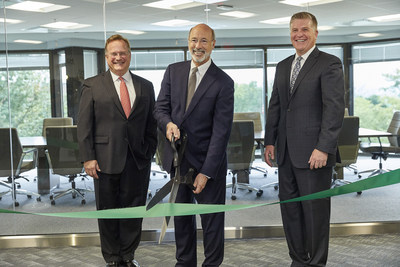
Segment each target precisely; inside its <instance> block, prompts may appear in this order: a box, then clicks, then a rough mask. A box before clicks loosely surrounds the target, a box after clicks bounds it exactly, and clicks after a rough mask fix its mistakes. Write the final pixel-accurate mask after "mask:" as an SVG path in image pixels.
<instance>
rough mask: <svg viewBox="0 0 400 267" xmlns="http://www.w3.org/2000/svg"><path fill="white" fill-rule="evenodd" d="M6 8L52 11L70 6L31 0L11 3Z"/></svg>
mask: <svg viewBox="0 0 400 267" xmlns="http://www.w3.org/2000/svg"><path fill="white" fill-rule="evenodd" d="M6 8H9V9H14V10H22V11H29V12H42V13H47V12H52V11H56V10H60V9H65V8H70V6H64V5H55V4H51V3H45V2H33V1H24V2H21V3H17V4H13V5H9V6H6Z"/></svg>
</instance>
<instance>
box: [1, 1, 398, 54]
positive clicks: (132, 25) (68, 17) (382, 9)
mask: <svg viewBox="0 0 400 267" xmlns="http://www.w3.org/2000/svg"><path fill="white" fill-rule="evenodd" d="M41 1H42V2H47V3H54V4H59V5H69V6H71V7H70V8H67V9H62V10H58V11H53V12H48V13H38V12H26V11H18V10H12V9H8V8H6V9H5V14H6V17H7V18H8V19H19V20H23V22H21V23H18V24H9V23H7V27H6V28H5V27H4V22H3V19H2V23H0V27H1V33H0V35H1V37H2V41H1V42H2V43H3V48H4V36H5V32H7V42H8V43H9V44H8V49H10V50H17V49H28V48H29V49H53V48H57V47H63V46H73V45H80V46H91V47H93V46H94V47H103V44H104V36H105V34H104V29H106V31H107V33H106V36H107V37H108V36H109V35H111V34H113V33H114V32H115V31H117V30H123V29H124V30H128V29H129V30H137V31H144V32H145V33H144V34H141V35H130V34H129V35H128V34H124V36H126V37H128V38H129V39H130V40H132V41H133V46H134V47H135V46H136V47H174V46H185V45H186V38H187V33H188V30H189V28H190V27H191V26H180V27H163V26H156V25H153V23H155V22H159V21H164V20H171V19H183V20H190V21H193V22H199V23H200V22H202V23H207V22H208V24H209V25H210V26H211V27H213V28H214V29H215V31H216V36H217V45H248V44H289V31H288V25H287V24H283V25H272V24H264V23H260V21H262V20H267V19H274V18H280V17H287V16H291V15H292V14H294V13H296V12H299V11H309V12H311V13H313V14H314V15H315V16H316V17H317V19H318V23H319V26H334V27H335V28H334V29H333V30H328V31H320V32H319V36H318V42H319V43H342V42H344V43H346V42H358V41H368V40H377V39H391V38H399V37H400V20H397V21H392V22H373V21H370V20H368V18H370V17H376V16H383V15H391V14H399V13H400V1H399V0H343V1H341V2H334V3H329V4H324V5H316V6H309V7H298V6H292V5H286V4H282V3H279V0H227V1H223V2H220V3H215V4H207V5H206V4H203V5H201V6H197V7H192V8H186V9H182V10H164V9H159V8H152V7H147V6H143V4H146V3H150V2H152V1H144V0H119V1H118V0H106V4H105V8H104V9H103V0H69V1H65V0H41ZM203 1H204V0H203ZM17 2H22V1H21V0H6V1H5V2H4V3H5V4H6V6H7V5H10V4H14V3H17ZM218 4H225V5H230V6H232V9H231V11H244V12H250V13H254V14H255V15H254V16H252V17H249V18H244V19H238V18H233V17H227V16H222V15H220V13H223V12H227V11H224V10H220V9H218V8H217V7H218ZM206 8H208V9H209V11H205V9H206ZM3 11H4V9H3ZM2 13H3V12H2ZM103 13H105V20H104V19H103V17H104V16H103ZM0 17H3V14H2V15H0ZM55 21H68V22H78V23H82V24H90V25H91V26H90V27H85V28H81V29H77V30H49V29H47V28H43V27H41V25H43V24H47V23H51V22H55ZM370 32H374V33H380V34H381V35H380V36H379V37H375V38H365V37H359V36H358V34H359V33H370ZM16 39H29V40H41V41H43V42H44V43H42V44H37V45H32V44H31V45H27V44H17V43H14V40H16ZM0 47H2V46H1V45H0Z"/></svg>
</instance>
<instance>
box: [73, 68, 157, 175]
mask: <svg viewBox="0 0 400 267" xmlns="http://www.w3.org/2000/svg"><path fill="white" fill-rule="evenodd" d="M131 76H132V81H133V85H134V88H135V92H136V99H135V102H134V103H133V106H132V109H131V113H130V115H129V117H128V118H126V116H125V113H124V110H123V108H122V105H121V101H120V100H119V97H118V94H117V91H116V90H115V85H114V82H113V80H112V76H111V73H110V71H109V70H108V71H107V72H105V73H101V74H99V75H97V76H95V77H92V78H89V79H86V80H85V81H84V84H83V86H82V94H81V100H80V105H79V116H78V142H79V149H80V154H81V159H82V161H87V160H97V162H98V164H99V167H100V169H101V171H102V172H104V173H109V174H117V173H121V172H122V170H123V168H124V166H125V161H126V155H127V152H128V149H130V151H131V152H132V155H133V157H134V159H135V162H136V165H137V167H138V168H139V169H143V168H145V167H147V166H149V164H151V159H152V157H153V155H154V153H155V150H156V147H157V124H156V121H155V119H154V117H153V114H152V112H153V108H154V103H155V96H154V89H153V84H152V83H151V82H149V81H148V80H146V79H144V78H142V77H139V76H137V75H134V74H132V73H131Z"/></svg>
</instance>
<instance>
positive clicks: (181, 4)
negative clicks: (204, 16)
mask: <svg viewBox="0 0 400 267" xmlns="http://www.w3.org/2000/svg"><path fill="white" fill-rule="evenodd" d="M202 5H204V4H203V3H201V2H195V1H193V0H162V1H157V2H152V3H148V4H144V5H143V6H147V7H154V8H161V9H167V10H181V9H185V8H191V7H196V6H202Z"/></svg>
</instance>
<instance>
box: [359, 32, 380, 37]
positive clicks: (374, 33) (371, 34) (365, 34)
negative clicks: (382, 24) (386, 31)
mask: <svg viewBox="0 0 400 267" xmlns="http://www.w3.org/2000/svg"><path fill="white" fill-rule="evenodd" d="M381 35H382V34H380V33H377V32H368V33H360V34H359V35H358V36H360V37H366V38H373V37H378V36H381Z"/></svg>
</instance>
